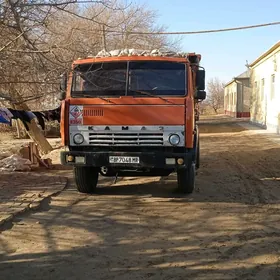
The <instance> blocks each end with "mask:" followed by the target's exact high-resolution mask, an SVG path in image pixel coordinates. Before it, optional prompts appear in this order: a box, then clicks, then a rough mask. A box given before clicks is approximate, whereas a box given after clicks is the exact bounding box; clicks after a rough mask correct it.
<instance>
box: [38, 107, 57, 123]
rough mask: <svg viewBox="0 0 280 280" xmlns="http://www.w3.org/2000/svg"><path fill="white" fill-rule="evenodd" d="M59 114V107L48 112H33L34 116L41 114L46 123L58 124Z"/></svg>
mask: <svg viewBox="0 0 280 280" xmlns="http://www.w3.org/2000/svg"><path fill="white" fill-rule="evenodd" d="M60 112H61V106H59V107H58V108H56V109H53V110H48V111H40V112H37V111H36V112H33V113H34V114H35V115H37V114H41V116H42V117H44V118H45V119H46V120H48V121H58V122H59V123H60Z"/></svg>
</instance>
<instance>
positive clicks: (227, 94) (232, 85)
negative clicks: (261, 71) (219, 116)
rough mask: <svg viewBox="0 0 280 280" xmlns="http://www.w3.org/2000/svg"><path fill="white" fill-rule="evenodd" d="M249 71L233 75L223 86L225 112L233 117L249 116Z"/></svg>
mask: <svg viewBox="0 0 280 280" xmlns="http://www.w3.org/2000/svg"><path fill="white" fill-rule="evenodd" d="M250 97H251V89H250V71H249V70H248V71H245V72H244V73H242V74H240V75H239V76H237V77H234V78H233V79H232V80H231V81H230V82H228V83H227V84H226V85H225V87H224V110H225V114H226V115H229V116H232V117H235V118H249V117H250Z"/></svg>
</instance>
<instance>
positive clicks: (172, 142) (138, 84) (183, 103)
mask: <svg viewBox="0 0 280 280" xmlns="http://www.w3.org/2000/svg"><path fill="white" fill-rule="evenodd" d="M200 61H201V55H199V54H195V53H188V54H185V55H179V54H178V55H176V54H175V55H170V54H167V55H164V54H161V55H158V56H157V55H153V54H145V55H122V56H104V57H87V58H85V59H78V60H76V61H74V62H73V64H72V69H71V71H70V73H68V74H64V75H63V76H62V80H61V92H60V100H61V102H62V106H61V138H62V143H63V145H64V146H65V148H66V149H65V151H63V152H61V163H62V164H63V165H67V166H73V170H74V177H75V181H76V185H77V189H78V191H79V192H83V193H92V192H94V191H95V190H96V186H97V183H98V178H99V176H100V175H102V176H112V177H114V176H116V178H117V176H122V177H125V176H129V177H132V176H137V177H138V176H168V175H169V174H171V173H173V172H176V173H177V182H178V190H179V191H180V192H182V193H192V192H193V190H194V187H195V176H196V169H197V168H199V157H200V152H199V131H198V126H197V119H198V116H197V109H196V108H197V104H198V102H201V101H202V100H204V99H205V98H206V92H205V70H204V68H203V67H201V66H200Z"/></svg>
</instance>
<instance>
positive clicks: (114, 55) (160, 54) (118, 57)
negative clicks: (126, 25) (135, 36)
mask: <svg viewBox="0 0 280 280" xmlns="http://www.w3.org/2000/svg"><path fill="white" fill-rule="evenodd" d="M145 60H149V61H151V60H154V61H174V62H186V61H189V62H192V63H198V64H199V62H200V60H201V55H200V54H196V53H179V52H173V51H160V50H152V51H147V50H145V51H143V50H135V49H124V50H113V51H110V52H107V51H105V50H102V51H100V52H99V53H98V54H97V55H96V56H88V57H86V58H78V59H77V60H75V61H74V62H73V65H77V64H86V63H98V62H110V61H145Z"/></svg>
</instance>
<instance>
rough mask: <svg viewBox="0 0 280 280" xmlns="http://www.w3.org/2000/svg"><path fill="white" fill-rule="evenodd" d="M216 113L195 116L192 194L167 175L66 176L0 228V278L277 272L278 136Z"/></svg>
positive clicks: (263, 276) (277, 275) (275, 275)
mask: <svg viewBox="0 0 280 280" xmlns="http://www.w3.org/2000/svg"><path fill="white" fill-rule="evenodd" d="M222 121H223V120H222ZM222 121H221V120H218V121H217V120H216V121H214V122H209V120H207V121H205V122H204V121H203V122H202V123H201V125H200V130H201V169H200V170H199V172H198V176H197V186H196V191H195V193H194V194H192V195H190V196H179V195H177V194H176V193H174V189H175V188H176V181H175V177H172V176H171V177H169V178H164V179H161V178H142V179H138V178H132V179H129V178H127V179H124V180H122V179H120V180H119V181H118V183H117V184H116V185H113V186H112V185H111V183H112V180H109V181H108V180H105V181H104V182H103V183H102V185H101V186H100V188H99V192H98V194H96V195H83V194H78V193H77V192H76V190H75V186H74V185H73V183H72V184H70V186H69V188H68V189H66V190H65V191H64V192H63V193H61V194H60V195H58V196H56V197H53V198H52V199H51V201H49V202H46V203H45V205H44V206H43V208H42V210H41V211H39V212H36V213H32V214H28V215H25V216H23V217H21V218H18V219H17V220H16V221H15V222H14V223H13V224H11V226H10V228H6V229H4V230H3V231H2V232H1V234H0V250H1V254H0V279H5V280H8V279H23V280H25V279H56V280H58V279H68V280H73V279H98V280H99V279H100V280H101V279H104V280H105V279H133V280H134V279H135V280H136V279H199V280H202V279H223V280H225V279H242V280H243V279H246V280H247V279H249V280H250V279H260V280H270V279H271V280H272V279H275V280H276V279H280V266H279V265H280V254H279V253H280V223H279V219H280V182H279V180H280V171H279V170H280V145H279V144H277V143H276V142H274V141H271V140H270V139H269V138H268V137H267V135H266V134H257V133H255V131H254V130H246V129H245V128H243V127H242V126H240V125H238V124H237V123H235V122H232V121H230V122H229V121H228V120H224V122H222ZM248 127H250V126H248Z"/></svg>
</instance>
